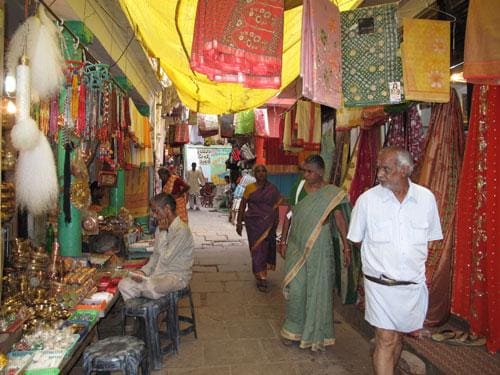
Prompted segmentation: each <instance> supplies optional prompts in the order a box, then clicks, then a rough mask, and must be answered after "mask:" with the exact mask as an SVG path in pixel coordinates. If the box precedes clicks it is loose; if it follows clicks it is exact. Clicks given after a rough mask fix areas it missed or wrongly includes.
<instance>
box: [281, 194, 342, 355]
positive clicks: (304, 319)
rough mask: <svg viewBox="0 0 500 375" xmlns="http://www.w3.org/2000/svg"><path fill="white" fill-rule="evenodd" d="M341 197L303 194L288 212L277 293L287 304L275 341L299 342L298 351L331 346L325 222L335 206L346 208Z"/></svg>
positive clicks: (330, 268)
mask: <svg viewBox="0 0 500 375" xmlns="http://www.w3.org/2000/svg"><path fill="white" fill-rule="evenodd" d="M301 195H302V194H301ZM345 196H346V192H345V191H343V190H342V189H340V188H338V187H336V186H334V185H327V186H325V187H323V188H321V189H320V190H318V191H316V192H314V193H310V194H307V196H306V197H305V198H304V199H302V200H301V201H300V202H299V203H298V204H297V205H296V206H295V207H294V208H293V216H292V225H291V228H290V234H289V237H288V246H287V252H286V257H285V272H286V274H285V279H284V281H283V292H284V295H285V298H286V300H287V301H286V307H285V321H284V323H283V326H282V328H281V335H282V336H283V337H284V338H286V339H289V340H293V341H300V347H301V348H311V349H312V350H324V347H325V346H328V345H333V344H334V343H335V336H334V330H333V288H334V245H333V242H334V239H335V238H334V237H333V236H332V231H331V228H330V225H328V222H329V221H328V217H329V215H330V213H331V212H332V211H333V210H334V209H335V208H336V207H337V206H339V205H340V204H342V205H343V204H344V203H345V204H348V203H347V201H346V199H345ZM346 219H347V218H346ZM325 222H326V223H327V224H326V225H323V224H324V223H325Z"/></svg>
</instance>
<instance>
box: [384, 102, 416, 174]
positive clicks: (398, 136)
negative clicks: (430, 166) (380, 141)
mask: <svg viewBox="0 0 500 375" xmlns="http://www.w3.org/2000/svg"><path fill="white" fill-rule="evenodd" d="M389 122H390V125H389V131H388V133H387V138H386V146H399V147H403V148H404V149H405V150H408V152H409V153H410V155H411V156H412V158H413V162H414V163H415V164H417V163H418V161H419V160H420V158H421V155H422V147H423V144H424V140H425V137H424V128H423V125H422V119H421V118H420V115H419V113H418V109H417V105H416V104H413V105H412V106H410V108H408V109H407V110H406V111H404V112H400V113H394V114H391V115H390V116H389Z"/></svg>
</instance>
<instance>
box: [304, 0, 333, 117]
mask: <svg viewBox="0 0 500 375" xmlns="http://www.w3.org/2000/svg"><path fill="white" fill-rule="evenodd" d="M340 49H341V43H340V12H339V9H338V8H337V6H336V5H335V4H333V3H332V2H331V1H329V0H304V7H303V13H302V51H301V64H300V75H301V76H302V79H303V83H302V96H304V97H305V98H309V99H311V100H312V101H313V102H315V103H320V104H323V105H326V106H329V107H333V108H339V107H340V97H341V87H342V72H341V65H342V62H341V53H340V52H341V51H340Z"/></svg>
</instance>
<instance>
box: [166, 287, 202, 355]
mask: <svg viewBox="0 0 500 375" xmlns="http://www.w3.org/2000/svg"><path fill="white" fill-rule="evenodd" d="M165 297H166V298H167V299H168V303H169V306H168V311H167V316H166V318H167V332H168V339H169V340H170V344H169V345H167V346H166V347H165V348H164V349H163V350H162V353H163V354H166V353H171V352H174V353H178V352H179V344H180V336H181V335H182V336H184V335H187V334H189V333H191V332H193V333H194V337H195V338H198V333H197V332H196V318H195V315H194V304H193V296H192V295H191V288H190V287H189V286H187V287H186V288H184V289H180V290H177V291H175V292H171V293H169V294H167V295H166V296H165ZM184 297H189V306H190V308H191V316H184V315H179V309H178V304H179V300H181V299H182V298H184ZM179 322H186V323H189V325H188V326H187V327H186V328H183V329H180V326H179Z"/></svg>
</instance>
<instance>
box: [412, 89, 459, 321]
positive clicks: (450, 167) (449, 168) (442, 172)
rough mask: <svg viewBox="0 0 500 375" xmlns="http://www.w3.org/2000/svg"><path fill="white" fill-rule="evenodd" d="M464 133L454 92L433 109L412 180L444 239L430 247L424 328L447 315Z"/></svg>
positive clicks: (443, 319)
mask: <svg viewBox="0 0 500 375" xmlns="http://www.w3.org/2000/svg"><path fill="white" fill-rule="evenodd" d="M464 140H465V134H464V131H463V120H462V111H461V109H460V102H459V99H458V96H457V94H456V92H455V90H452V92H451V101H450V103H447V104H436V105H434V107H433V108H432V115H431V120H430V123H429V130H428V132H427V138H426V142H425V146H424V151H423V153H422V159H421V163H420V164H419V169H418V170H417V171H415V181H417V183H418V184H420V185H423V186H425V187H427V188H429V189H430V190H431V191H432V192H433V193H434V195H435V197H436V201H437V204H438V209H439V213H440V216H441V228H443V234H444V239H443V240H442V241H436V242H434V243H433V244H432V246H430V247H429V253H428V256H427V262H426V267H425V269H426V279H427V284H428V289H429V307H428V310H427V317H426V321H425V323H424V324H425V325H427V326H435V325H440V324H443V323H444V322H445V321H446V320H447V318H448V316H449V313H450V305H451V299H450V295H451V274H452V270H451V262H452V258H453V253H454V242H455V220H456V217H455V213H456V211H455V207H456V198H457V191H458V177H459V174H460V168H461V167H462V158H463V154H464Z"/></svg>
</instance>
